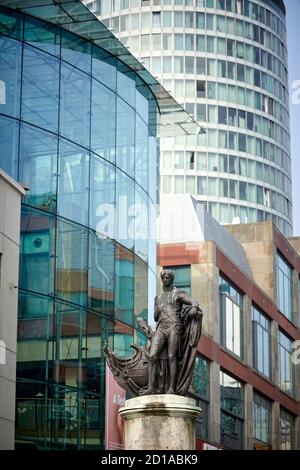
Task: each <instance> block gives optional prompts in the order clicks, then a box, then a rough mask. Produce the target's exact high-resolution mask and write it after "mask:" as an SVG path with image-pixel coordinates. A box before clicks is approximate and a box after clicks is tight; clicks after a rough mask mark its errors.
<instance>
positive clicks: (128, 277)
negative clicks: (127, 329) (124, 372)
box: [115, 245, 134, 355]
mask: <svg viewBox="0 0 300 470" xmlns="http://www.w3.org/2000/svg"><path fill="white" fill-rule="evenodd" d="M115 318H116V319H119V320H121V321H122V322H125V323H128V324H129V325H133V322H134V255H133V253H131V252H130V251H128V250H126V249H125V248H123V247H121V246H120V245H116V258H115ZM128 352H129V349H127V351H125V354H126V355H128Z"/></svg>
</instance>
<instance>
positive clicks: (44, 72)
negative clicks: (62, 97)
mask: <svg viewBox="0 0 300 470" xmlns="http://www.w3.org/2000/svg"><path fill="white" fill-rule="evenodd" d="M73 93H74V88H73ZM58 98H59V60H58V59H56V58H55V57H52V56H50V55H46V54H44V53H43V52H40V51H37V50H36V49H34V48H32V47H30V46H26V45H24V54H23V84H22V110H21V114H22V118H23V119H24V120H26V121H29V122H31V123H32V124H36V125H38V126H39V127H43V128H45V129H49V130H50V131H52V132H58ZM66 99H68V102H69V100H71V99H72V95H71V96H68V95H67V97H66Z"/></svg>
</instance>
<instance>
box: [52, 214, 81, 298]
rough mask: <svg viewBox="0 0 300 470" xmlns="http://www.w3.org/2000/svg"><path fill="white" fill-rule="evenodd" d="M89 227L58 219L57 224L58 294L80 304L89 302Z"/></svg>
mask: <svg viewBox="0 0 300 470" xmlns="http://www.w3.org/2000/svg"><path fill="white" fill-rule="evenodd" d="M87 231H88V229H87V228H85V227H81V226H80V225H77V224H74V223H71V222H67V221H64V220H61V219H59V220H58V226H57V264H56V289H57V296H58V297H60V298H63V299H65V300H70V301H72V302H74V303H75V304H78V305H86V303H87V265H88V263H87V242H88V233H87Z"/></svg>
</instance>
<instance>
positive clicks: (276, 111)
mask: <svg viewBox="0 0 300 470" xmlns="http://www.w3.org/2000/svg"><path fill="white" fill-rule="evenodd" d="M84 3H86V4H87V5H90V7H91V8H94V11H95V13H96V14H98V15H100V16H101V18H103V22H104V23H105V24H106V25H107V26H108V27H110V28H111V29H112V31H113V32H114V34H116V35H117V36H118V37H119V38H120V40H121V41H122V42H123V43H124V44H125V45H127V46H128V47H129V48H130V50H131V51H132V53H133V54H135V55H136V56H137V57H138V58H139V59H141V60H142V61H143V62H144V64H145V65H146V66H147V67H148V68H149V70H150V71H151V72H152V74H153V75H154V76H157V77H158V78H159V80H161V82H162V83H163V85H164V87H165V88H166V89H167V90H170V91H171V92H172V94H173V95H174V96H175V98H176V99H177V101H178V102H180V103H182V104H183V105H184V107H185V108H186V110H187V111H188V112H189V113H190V114H192V115H194V116H195V117H196V119H197V120H198V121H199V122H200V124H201V126H203V127H204V126H205V125H206V130H207V132H206V134H200V135H198V137H197V138H195V137H193V136H188V137H181V136H180V137H177V138H174V139H173V138H170V139H162V141H161V150H162V152H161V157H162V158H161V189H162V192H163V193H183V192H188V193H190V194H193V195H194V196H195V197H196V198H197V199H198V200H200V201H203V202H205V203H206V205H207V209H208V210H209V212H210V213H211V214H212V215H213V216H214V217H215V218H216V219H218V220H219V221H220V222H221V223H231V222H232V221H234V220H235V221H238V220H240V221H241V222H255V221H264V220H273V221H274V222H275V224H276V225H277V226H278V227H279V228H280V230H281V231H282V232H283V233H284V234H285V235H291V232H292V196H291V195H292V191H291V160H290V136H289V104H288V103H289V97H288V73H287V47H286V24H285V8H284V5H283V2H282V1H279V0H278V1H277V0H275V1H274V0H254V1H250V0H243V1H242V0H149V1H142V2H141V1H140V0H120V1H118V0H114V1H112V0H104V1H101V2H97V1H96V2H95V1H93V2H90V1H87V0H86V1H85V2H84Z"/></svg>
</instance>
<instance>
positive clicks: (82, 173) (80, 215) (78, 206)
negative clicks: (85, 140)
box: [58, 139, 89, 225]
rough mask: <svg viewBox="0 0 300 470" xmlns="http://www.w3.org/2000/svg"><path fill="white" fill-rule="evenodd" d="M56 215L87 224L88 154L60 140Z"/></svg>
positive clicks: (80, 148) (76, 146)
mask: <svg viewBox="0 0 300 470" xmlns="http://www.w3.org/2000/svg"><path fill="white" fill-rule="evenodd" d="M59 175H60V176H59V180H58V213H59V214H60V215H62V216H63V217H66V218H67V219H71V220H74V221H76V222H79V223H81V224H82V225H87V224H88V195H89V193H88V186H89V154H88V152H87V151H86V150H85V149H83V148H82V147H79V146H78V145H75V144H71V143H68V142H67V141H65V140H63V139H61V140H60V145H59Z"/></svg>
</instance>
